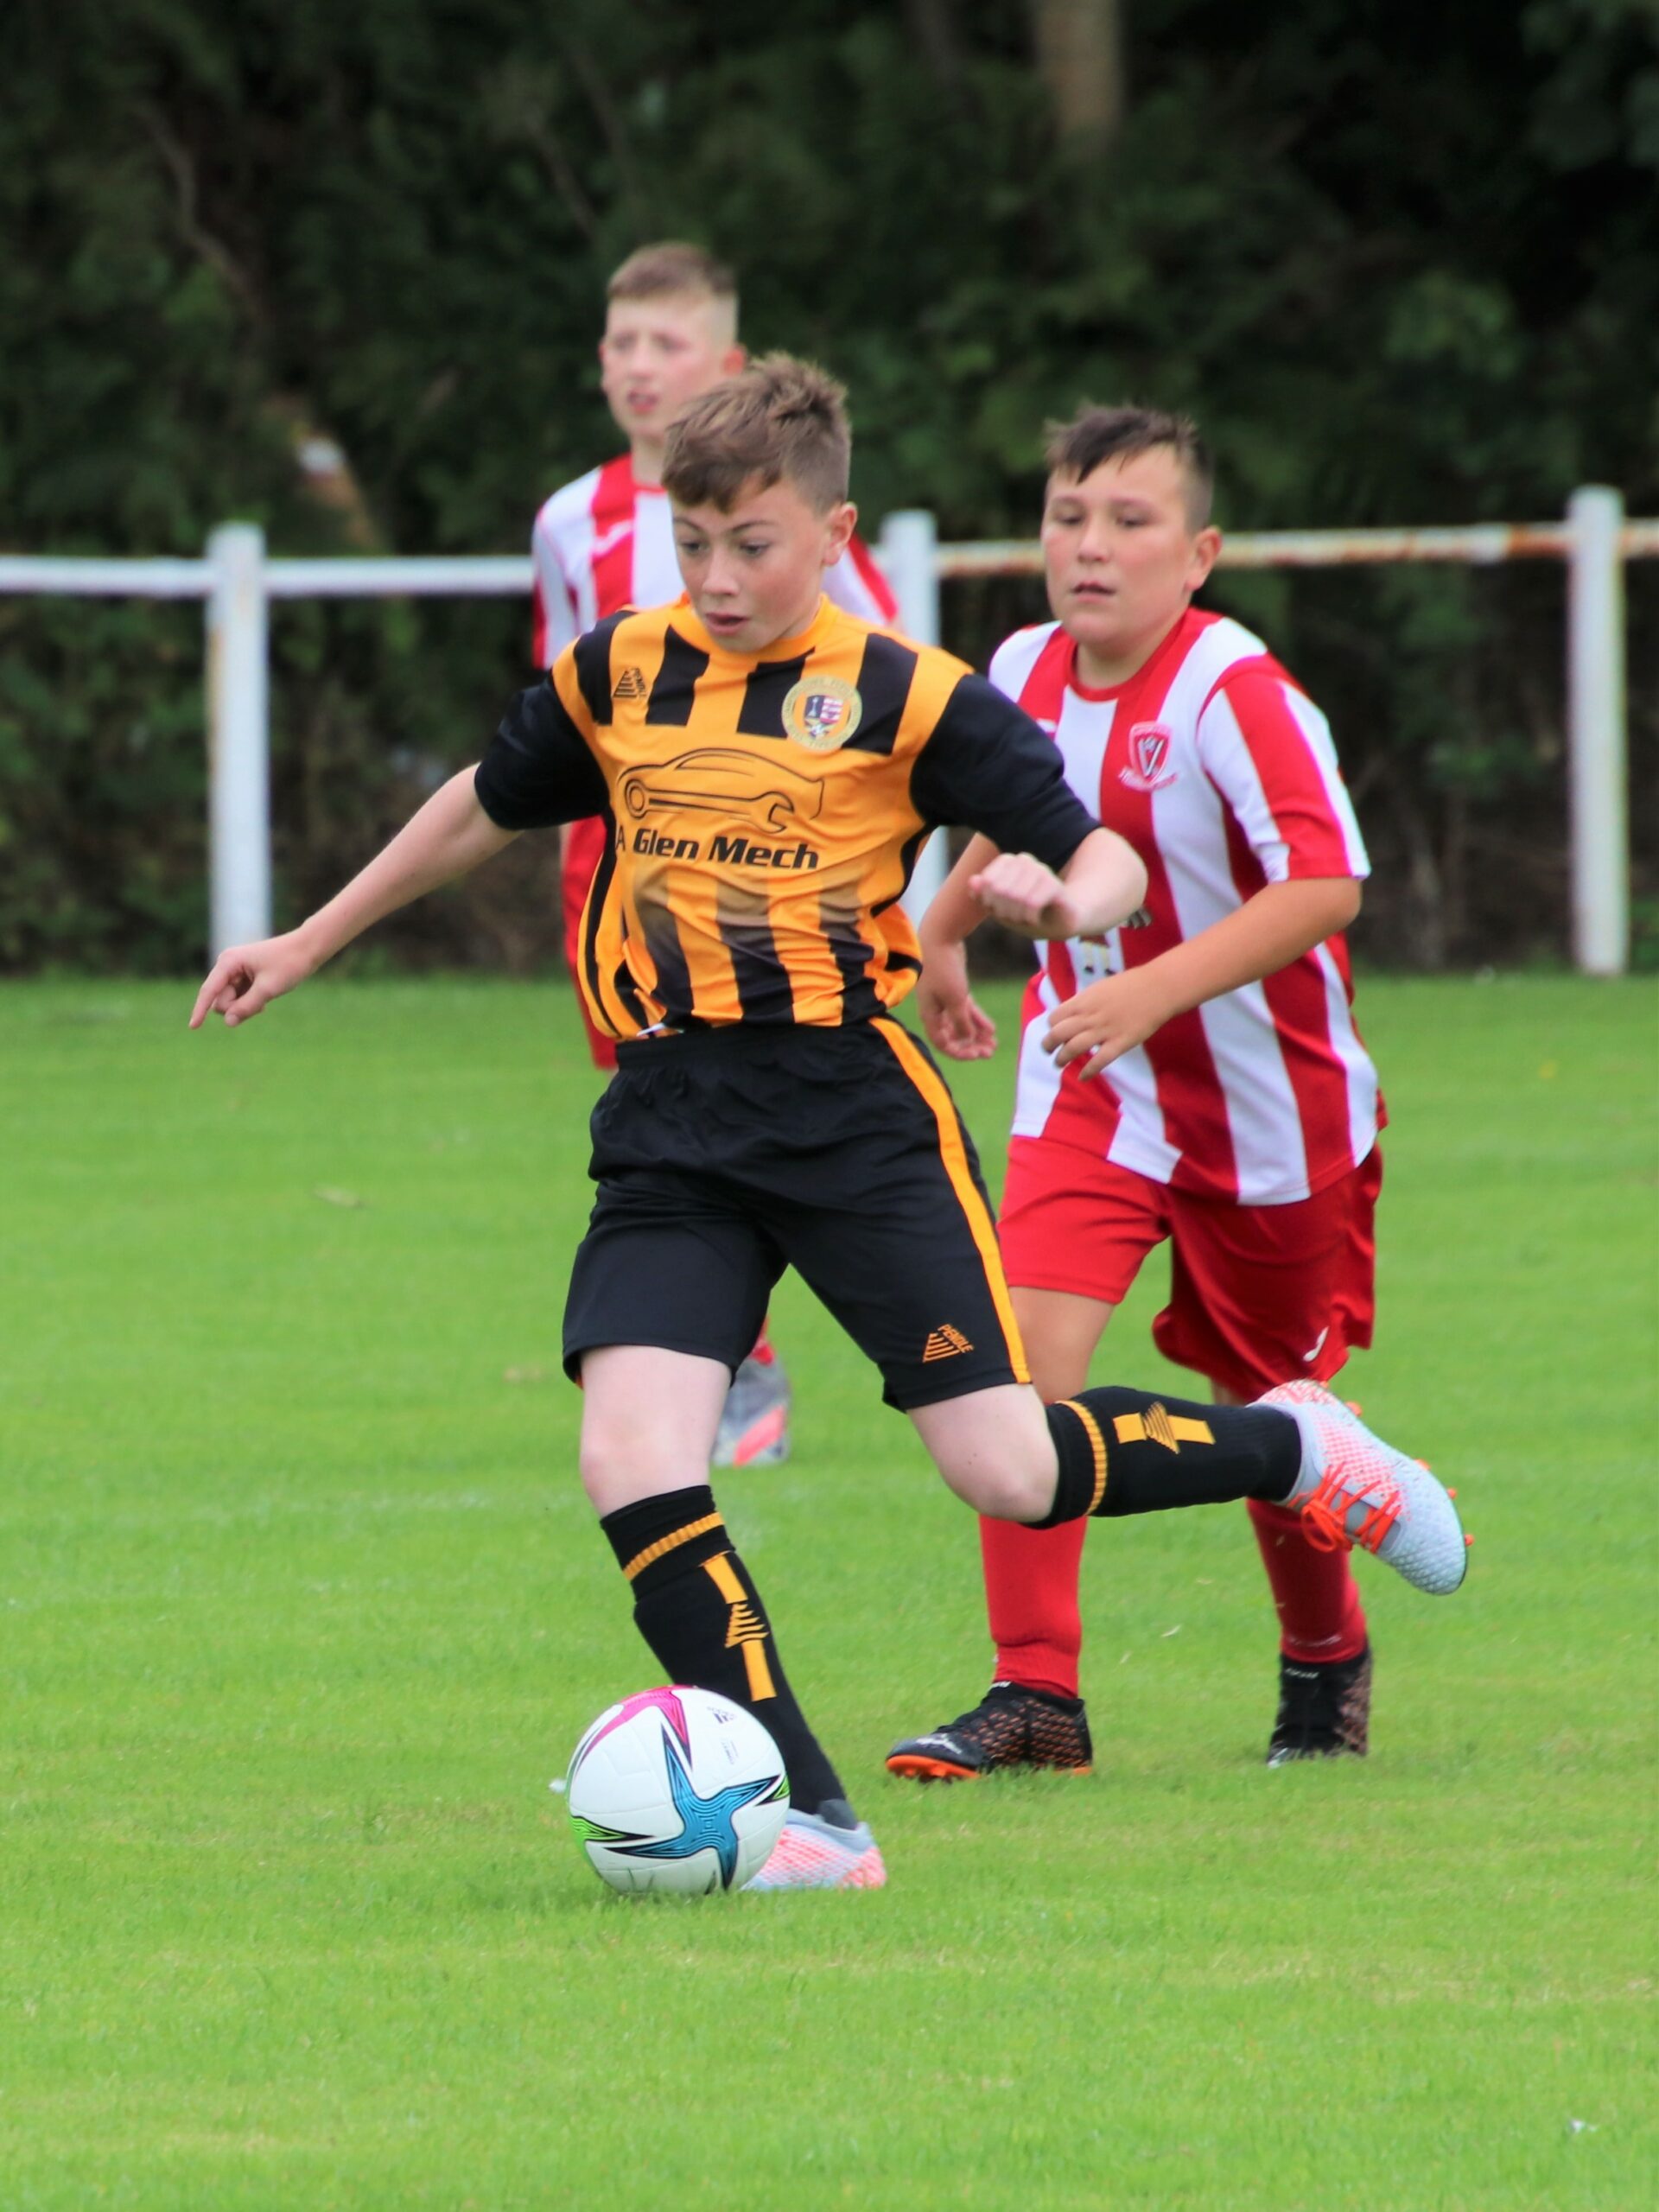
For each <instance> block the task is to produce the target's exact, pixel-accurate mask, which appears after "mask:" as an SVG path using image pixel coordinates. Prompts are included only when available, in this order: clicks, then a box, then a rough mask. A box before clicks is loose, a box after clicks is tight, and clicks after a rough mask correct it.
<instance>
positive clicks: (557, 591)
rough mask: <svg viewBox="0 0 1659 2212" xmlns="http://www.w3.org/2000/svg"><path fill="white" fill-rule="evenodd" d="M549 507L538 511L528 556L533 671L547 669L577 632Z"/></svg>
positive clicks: (573, 609)
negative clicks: (531, 574) (530, 565)
mask: <svg viewBox="0 0 1659 2212" xmlns="http://www.w3.org/2000/svg"><path fill="white" fill-rule="evenodd" d="M552 504H553V502H552V500H549V501H548V503H547V506H544V507H543V509H542V511H541V512H540V513H539V514H538V515H537V518H536V522H535V525H534V527H533V528H532V530H531V533H530V556H531V562H532V563H533V565H534V569H535V577H534V581H533V582H532V584H531V623H532V626H533V632H534V646H533V650H534V652H535V657H536V665H537V668H551V667H552V665H553V664H554V662H555V661H556V659H557V658H558V657H559V655H560V654H561V653H562V652H563V651H564V649H565V647H566V646H567V645H569V644H570V643H571V641H572V639H574V638H575V636H576V634H577V629H578V624H577V620H576V602H575V596H574V594H572V591H571V588H570V580H569V577H568V576H567V575H566V574H565V570H564V563H563V561H562V560H561V559H560V557H559V548H558V541H557V539H556V537H555V536H554V534H553V530H552V526H551V521H550V517H549V514H548V507H550V506H551V505H552Z"/></svg>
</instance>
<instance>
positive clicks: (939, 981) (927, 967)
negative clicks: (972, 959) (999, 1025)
mask: <svg viewBox="0 0 1659 2212" xmlns="http://www.w3.org/2000/svg"><path fill="white" fill-rule="evenodd" d="M916 1010H917V1012H918V1014H920V1015H921V1017H922V1027H923V1028H924V1029H925V1031H926V1032H927V1039H928V1042H929V1044H931V1045H937V1046H938V1048H939V1050H940V1052H944V1054H946V1055H947V1057H948V1058H950V1059H953V1060H988V1059H989V1058H990V1057H991V1054H992V1053H993V1052H995V1050H996V1024H995V1022H994V1021H993V1020H991V1017H990V1016H989V1014H987V1013H986V1012H985V1010H984V1009H983V1007H980V1006H978V1005H976V1003H975V1001H974V997H973V994H972V993H971V992H970V991H969V988H968V960H967V956H966V954H965V953H964V952H963V948H962V947H961V945H960V944H947V945H931V944H928V943H927V942H926V941H925V939H924V941H923V945H922V979H921V981H920V982H919V983H918V984H917V986H916Z"/></svg>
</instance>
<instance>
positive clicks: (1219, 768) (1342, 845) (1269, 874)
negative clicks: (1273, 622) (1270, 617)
mask: <svg viewBox="0 0 1659 2212" xmlns="http://www.w3.org/2000/svg"><path fill="white" fill-rule="evenodd" d="M1198 753H1199V757H1200V759H1201V760H1202V761H1203V763H1204V767H1205V772H1206V774H1207V775H1208V776H1209V778H1210V779H1211V782H1212V783H1213V784H1214V785H1215V786H1216V788H1217V790H1218V791H1220V792H1221V794H1222V796H1223V798H1224V799H1225V800H1226V802H1227V804H1228V805H1229V806H1230V808H1231V810H1232V812H1233V814H1234V816H1235V817H1236V819H1237V822H1238V824H1239V827H1240V828H1241V829H1243V833H1244V836H1245V837H1246V838H1247V839H1248V840H1249V844H1250V847H1251V849H1252V850H1253V851H1254V852H1255V856H1256V858H1257V860H1258V861H1260V863H1261V866H1262V874H1264V875H1265V876H1266V878H1267V880H1268V882H1269V883H1284V882H1288V881H1292V880H1296V879H1299V878H1306V877H1315V876H1343V875H1348V876H1367V875H1369V874H1370V872H1371V864H1370V859H1369V857H1368V856H1367V854H1366V851H1365V841H1364V839H1363V837H1362V836H1360V833H1359V823H1358V822H1357V820H1356V819H1355V817H1354V809H1353V802H1352V801H1351V799H1350V798H1349V796H1348V787H1347V785H1345V784H1344V782H1343V779H1342V771H1341V769H1340V768H1339V767H1338V765H1337V753H1336V747H1335V746H1334V745H1333V744H1332V740H1331V726H1330V724H1329V723H1328V722H1327V721H1325V716H1324V715H1322V714H1321V713H1320V712H1319V709H1318V708H1317V707H1316V706H1315V705H1314V704H1313V701H1312V700H1311V699H1310V698H1309V697H1308V696H1307V695H1306V693H1305V692H1303V691H1300V690H1298V689H1297V687H1296V686H1295V684H1294V683H1292V682H1291V681H1290V679H1289V677H1287V676H1286V674H1285V673H1284V671H1283V670H1282V669H1281V668H1280V667H1279V666H1278V665H1277V664H1276V663H1274V662H1273V661H1270V660H1263V661H1257V662H1255V663H1253V664H1251V663H1247V664H1245V665H1244V666H1243V667H1242V668H1240V669H1237V670H1236V671H1234V672H1232V673H1231V674H1230V675H1228V676H1225V677H1223V678H1222V680H1221V682H1220V683H1218V684H1217V686H1216V689H1215V690H1213V691H1212V692H1211V695H1210V696H1209V698H1208V699H1207V700H1206V701H1205V704H1204V707H1203V709H1202V711H1201V712H1200V714H1199V715H1198Z"/></svg>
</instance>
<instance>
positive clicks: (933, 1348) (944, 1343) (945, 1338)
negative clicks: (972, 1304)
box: [922, 1321, 973, 1366]
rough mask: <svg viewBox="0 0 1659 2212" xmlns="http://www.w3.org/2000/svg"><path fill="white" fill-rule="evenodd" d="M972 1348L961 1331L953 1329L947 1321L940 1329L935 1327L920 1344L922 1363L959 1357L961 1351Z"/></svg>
mask: <svg viewBox="0 0 1659 2212" xmlns="http://www.w3.org/2000/svg"><path fill="white" fill-rule="evenodd" d="M972 1350H973V1346H972V1344H969V1341H968V1339H967V1338H966V1337H964V1336H963V1333H962V1331H961V1330H960V1329H953V1328H952V1327H951V1325H950V1323H949V1322H948V1321H947V1322H946V1323H945V1325H944V1327H943V1328H942V1329H935V1330H934V1331H933V1332H932V1334H931V1336H930V1337H929V1338H928V1340H927V1342H926V1343H925V1344H924V1345H923V1346H922V1364H923V1365H924V1366H925V1365H926V1364H927V1363H928V1361H929V1360H931V1359H959V1358H960V1357H961V1356H962V1354H963V1352H965V1351H972Z"/></svg>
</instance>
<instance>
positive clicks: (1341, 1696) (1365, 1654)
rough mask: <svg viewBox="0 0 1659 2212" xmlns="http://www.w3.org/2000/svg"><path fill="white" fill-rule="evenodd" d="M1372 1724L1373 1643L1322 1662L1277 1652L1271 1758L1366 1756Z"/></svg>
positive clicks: (1283, 1762)
mask: <svg viewBox="0 0 1659 2212" xmlns="http://www.w3.org/2000/svg"><path fill="white" fill-rule="evenodd" d="M1370 1725H1371V1647H1370V1644H1369V1643H1368V1644H1367V1645H1366V1647H1365V1649H1363V1651H1362V1652H1360V1653H1359V1655H1358V1656H1357V1657H1356V1658H1353V1659H1332V1660H1327V1661H1325V1662H1322V1663H1320V1664H1313V1663H1312V1662H1308V1661H1306V1660H1300V1659H1287V1658H1286V1657H1285V1656H1284V1654H1283V1653H1282V1652H1281V1654H1280V1656H1279V1713H1278V1718H1277V1719H1275V1720H1274V1724H1273V1734H1272V1736H1271V1738H1269V1739H1268V1765H1269V1766H1288V1765H1289V1764H1290V1763H1291V1761H1292V1760H1293V1759H1339V1758H1356V1759H1363V1758H1364V1757H1365V1754H1366V1751H1367V1750H1368V1748H1369V1739H1370Z"/></svg>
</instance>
